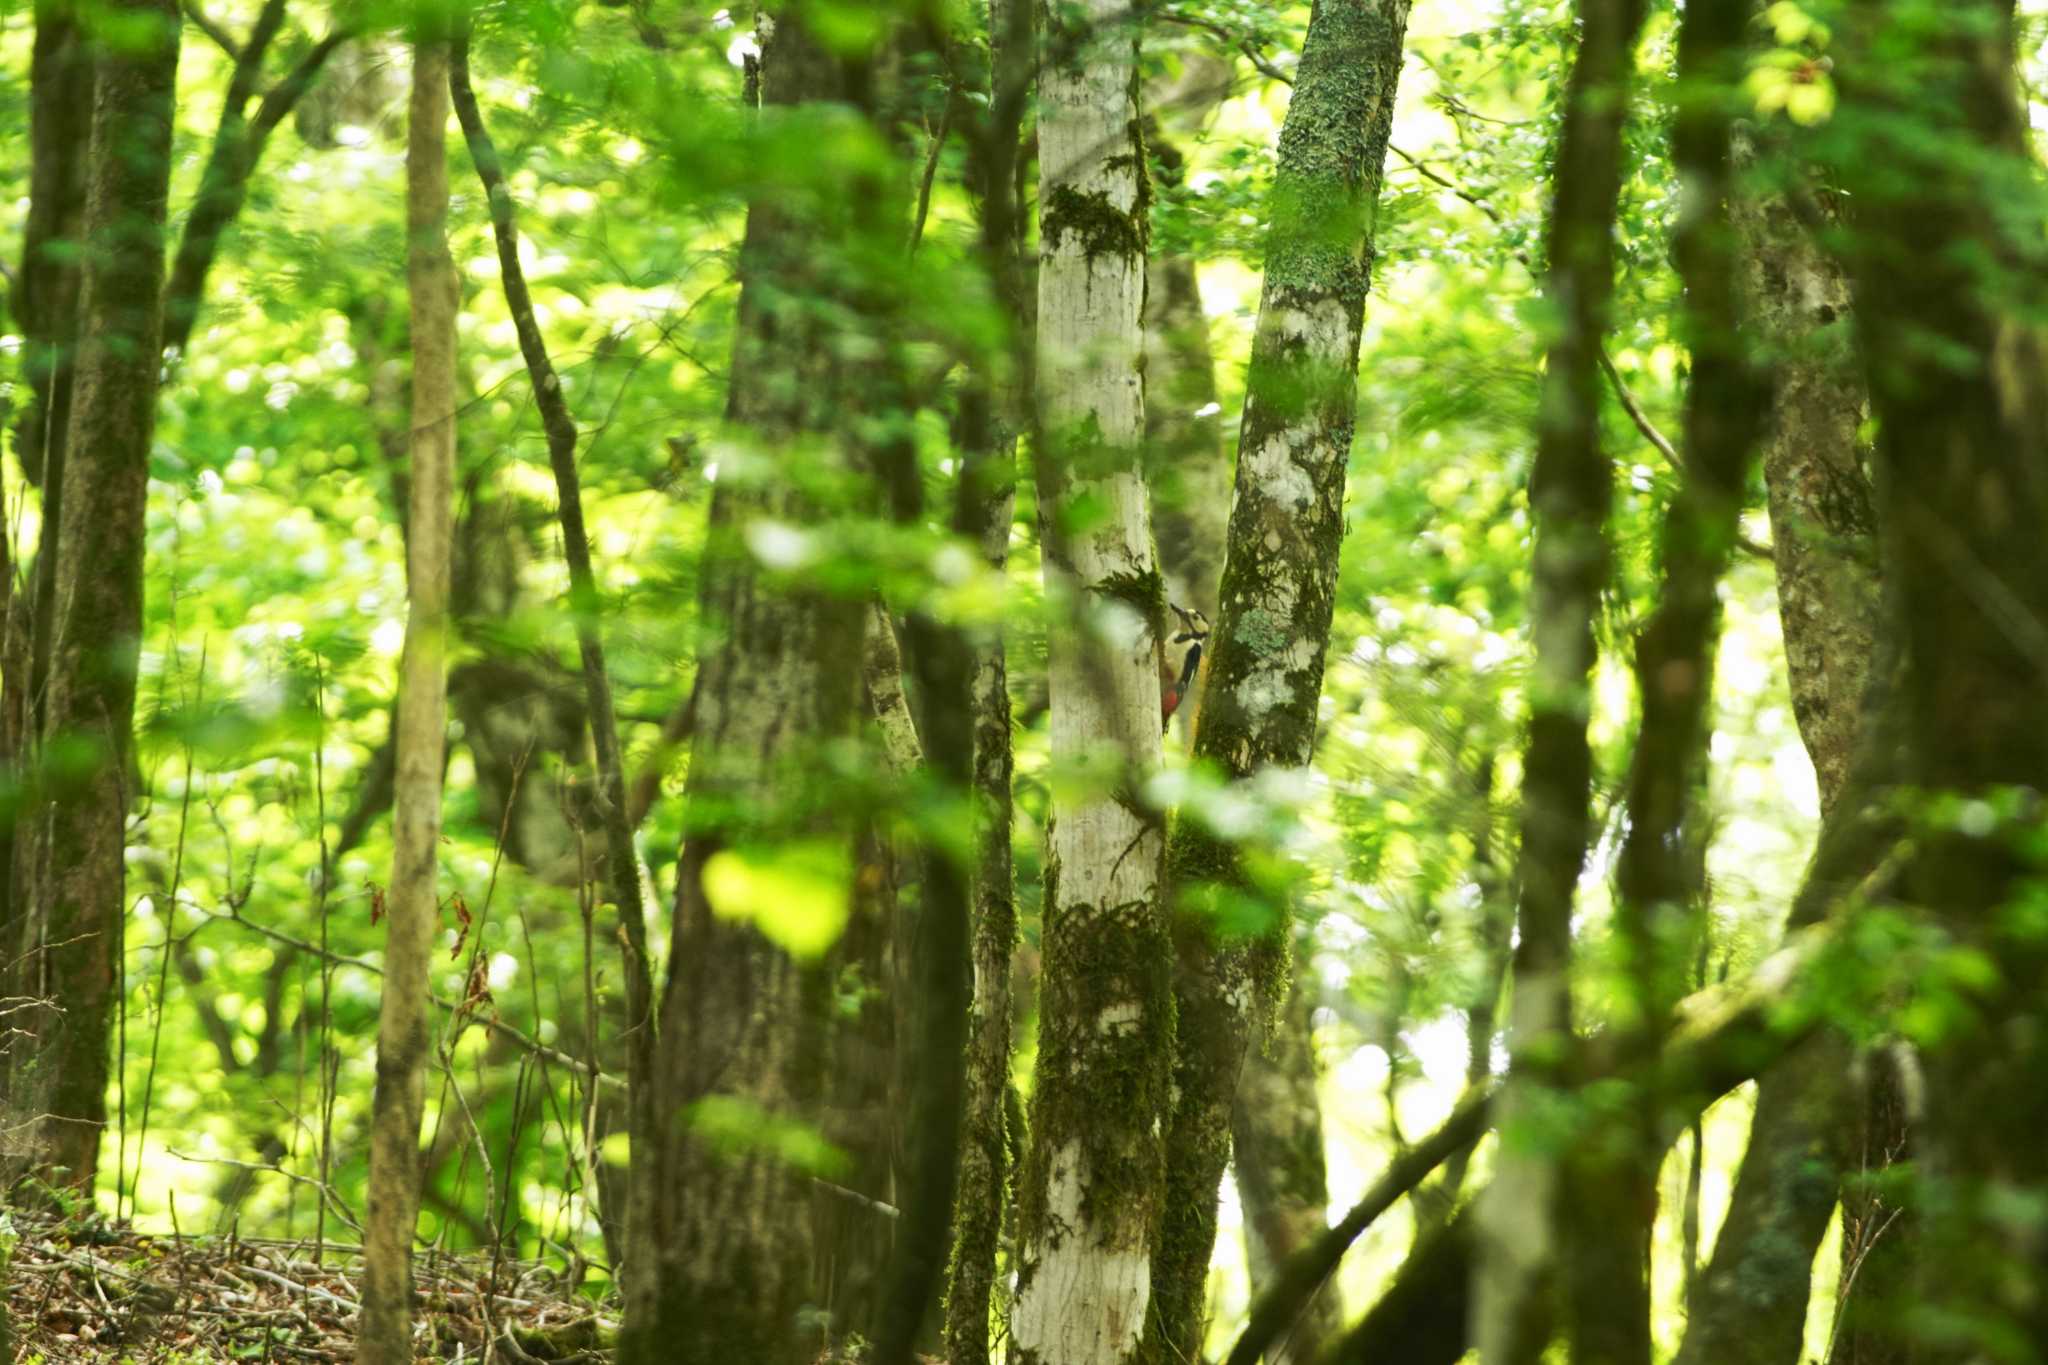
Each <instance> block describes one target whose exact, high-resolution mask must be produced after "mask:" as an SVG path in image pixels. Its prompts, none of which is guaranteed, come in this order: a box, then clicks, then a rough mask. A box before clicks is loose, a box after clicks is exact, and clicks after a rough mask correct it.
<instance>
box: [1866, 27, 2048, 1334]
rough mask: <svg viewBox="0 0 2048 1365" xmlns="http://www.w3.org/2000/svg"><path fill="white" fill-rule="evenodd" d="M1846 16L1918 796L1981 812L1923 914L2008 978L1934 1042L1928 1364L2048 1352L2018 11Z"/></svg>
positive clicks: (1923, 900) (2040, 434)
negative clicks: (2022, 1206)
mask: <svg viewBox="0 0 2048 1365" xmlns="http://www.w3.org/2000/svg"><path fill="white" fill-rule="evenodd" d="M1846 18H1847V23H1846V24H1845V28H1846V29H1847V32H1846V33H1845V35H1844V47H1843V58H1844V60H1843V81H1842V96H1843V98H1842V106H1841V110H1840V113H1839V115H1838V122H1839V123H1840V125H1841V130H1840V136H1841V137H1842V138H1844V139H1847V140H1849V141H1850V145H1849V146H1848V147H1847V148H1844V149H1840V150H1844V151H1846V152H1848V153H1849V154H1847V155H1843V156H1841V159H1840V162H1839V164H1840V165H1841V166H1842V167H1843V175H1844V183H1845V188H1846V189H1847V190H1848V191H1849V196H1850V202H1851V203H1853V204H1854V205H1855V206H1856V217H1855V223H1854V231H1853V233H1852V234H1851V235H1850V236H1849V238H1848V245H1847V249H1846V256H1847V259H1848V262H1849V265H1850V270H1851V274H1852V277H1853V278H1854V280H1855V284H1856V301H1857V313H1856V322H1857V330H1858V334H1859V336H1860V337H1861V339H1862V342H1863V349H1864V354H1865V356H1866V358H1867V361H1868V364H1869V373H1870V385H1871V402H1872V407H1873V409H1874V410H1875V414H1876V416H1877V419H1878V443H1877V467H1878V470H1879V477H1878V478H1877V480H1876V487H1877V490H1878V497H1877V507H1878V524H1879V527H1880V533H1881V535H1882V538H1883V544H1884V552H1885V564H1886V570H1887V590H1888V591H1887V596H1886V618H1885V628H1886V630H1887V631H1888V632H1889V633H1890V634H1891V636H1892V638H1894V639H1895V640H1896V642H1897V644H1898V647H1899V649H1900V653H1901V662H1902V678H1901V682H1900V684H1899V686H1898V689H1897V691H1896V693H1895V694H1894V698H1893V704H1894V707H1895V711H1896V719H1897V724H1898V732H1899V736H1900V740H1901V746H1900V747H1901V755H1902V762H1901V771H1900V773H1899V777H1900V780H1901V781H1902V782H1903V783H1904V784H1905V785H1906V786H1907V787H1908V788H1909V789H1914V790H1919V791H1924V792H1932V793H1944V794H1946V795H1947V799H1949V800H1951V801H1960V802H1962V803H1963V804H1962V806H1961V810H1962V812H1963V813H1962V814H1960V815H1959V816H1957V817H1956V818H1954V819H1943V818H1939V817H1933V818H1929V819H1927V820H1926V821H1925V822H1924V823H1923V824H1922V825H1921V826H1919V827H1918V828H1916V831H1915V833H1916V840H1915V845H1914V848H1913V852H1912V857H1911V860H1910V862H1909V864H1908V866H1907V868H1906V871H1905V874H1904V887H1903V890H1904V899H1905V900H1906V901H1907V903H1908V904H1911V905H1915V906H1920V907H1925V909H1926V910H1927V912H1928V913H1929V915H1930V917H1931V919H1932V921H1933V923H1934V925H1935V926H1937V927H1938V928H1939V929H1940V930H1941V931H1943V932H1944V933H1945V934H1947V935H1948V936H1950V937H1951V938H1952V939H1953V941H1954V942H1955V943H1956V944H1957V945H1958V946H1959V947H1961V948H1962V949H1964V950H1967V951H1973V952H1975V953H1978V954H1981V955H1982V958H1983V960H1984V961H1986V962H1989V963H1995V964H1996V981H1995V983H1994V984H1991V985H1990V986H1988V987H1987V988H1986V989H1984V990H1982V991H1979V992H1971V993H1963V992H1957V993H1955V994H1953V995H1949V996H1947V997H1946V998H1947V1000H1948V1001H1950V1002H1951V1003H1950V1005H1949V1009H1950V1011H1951V1017H1950V1022H1949V1024H1948V1026H1947V1027H1946V1028H1944V1029H1941V1030H1939V1031H1937V1032H1936V1033H1935V1034H1934V1036H1932V1037H1931V1038H1929V1039H1928V1040H1927V1042H1928V1046H1927V1050H1926V1073H1927V1081H1928V1092H1927V1093H1928V1105H1927V1123H1926V1128H1925V1134H1924V1138H1925V1142H1924V1158H1925V1159H1924V1161H1922V1162H1921V1163H1920V1164H1921V1167H1922V1169H1921V1171H1920V1180H1919V1185H1920V1188H1921V1191H1922V1192H1923V1193H1924V1194H1925V1195H1926V1196H1927V1198H1926V1203H1925V1208H1926V1213H1927V1216H1926V1218H1925V1220H1924V1221H1923V1224H1922V1227H1921V1231H1920V1234H1919V1235H1920V1236H1921V1237H1922V1238H1923V1239H1924V1240H1923V1243H1922V1245H1923V1246H1924V1248H1925V1255H1924V1259H1923V1266H1922V1273H1921V1276H1920V1279H1921V1295H1922V1307H1923V1309H1925V1310H1931V1312H1932V1313H1934V1314H1937V1315H1939V1320H1940V1321H1941V1322H1946V1323H1955V1324H1966V1325H1967V1335H1965V1333H1963V1332H1956V1333H1952V1334H1950V1335H1949V1336H1948V1337H1947V1339H1945V1340H1937V1339H1933V1338H1929V1339H1928V1340H1926V1341H1925V1342H1924V1343H1922V1345H1921V1346H1920V1349H1919V1351H1918V1353H1917V1354H1916V1359H1922V1360H1927V1361H1948V1360H1961V1359H1965V1358H1980V1353H1990V1352H1995V1351H1996V1350H1998V1349H1999V1348H1997V1347H1994V1346H1992V1345H1991V1343H1994V1342H2010V1343H2013V1345H2012V1346H2011V1347H2010V1348H2006V1349H2008V1350H2009V1352H2010V1353H2013V1354H2015V1355H2017V1354H2020V1353H2023V1352H2025V1351H2026V1349H2027V1347H2028V1346H2038V1343H2040V1342H2043V1341H2048V1299H2044V1298H2043V1296H2042V1295H2041V1294H2040V1293H2039V1292H2037V1288H2036V1287H2037V1286H2038V1284H2039V1282H2040V1279H2041V1277H2042V1275H2043V1273H2044V1271H2048V1256H2044V1252H2043V1245H2044V1244H2043V1241H2042V1239H2041V1237H2040V1230H2039V1227H2038V1225H2037V1222H2036V1220H2032V1219H2017V1220H2016V1219H2014V1218H2013V1217H2012V1216H2011V1213H2012V1210H2013V1209H2014V1208H2015V1207H2016V1206H2017V1205H2018V1204H2019V1203H2021V1202H2026V1201H2032V1200H2038V1199H2039V1198H2040V1197H2041V1196H2042V1194H2043V1193H2044V1191H2048V1145H2044V1144H2043V1142H2042V1140H2041V1134H2042V1132H2043V1131H2044V1128H2048V1104H2044V1102H2043V1097H2044V1095H2048V1091H2044V1089H2043V1088H2042V1086H2041V1084H2040V1077H2041V1076H2042V1074H2043V1072H2044V1070H2048V1041H2044V1040H2048V1015H2044V1009H2043V1002H2044V1001H2048V940H2044V936H2043V935H2042V933H2041V932H2040V929H2039V927H2038V917H2037V916H2033V915H2030V914H2028V913H2024V912H2023V911H2022V907H2023V906H2025V905H2027V904H2029V903H2030V900H2029V898H2037V897H2038V894H2039V893H2038V885H2039V882H2038V878H2039V875H2040V873H2039V864H2038V859H2037V858H2035V857H2033V856H2031V855H2029V854H2027V853H2025V852H2023V848H2024V847H2025V845H2026V842H2027V840H2029V839H2031V838H2032V837H2033V833H2032V832H2033V831H2034V830H2036V829H2037V828H2038V820H2039V815H2038V800H2039V797H2038V793H2040V792H2041V791H2042V790H2044V789H2048V726H2043V725H2042V724H2041V714H2040V707H2041V697H2042V695H2043V693H2044V690H2048V628H2044V626H2043V623H2044V622H2048V537H2044V536H2043V535H2042V534H2041V527H2042V526H2043V525H2044V524H2048V334H2044V331H2043V329H2042V327H2041V326H2040V324H2039V322H2038V319H2039V317H2040V316H2041V314H2040V312H2039V303H2040V297H2041V296H2040V280H2041V275H2040V268H2039V242H2040V239H2041V233H2042V228H2043V223H2044V218H2048V213H2044V208H2043V201H2042V185H2041V176H2040V167H2039V165H2038V163H2037V160H2036V157H2035V152H2034V148H2033V139H2032V135H2031V131H2030V129H2029V126H2028V122H2027V116H2026V111H2025V107H2024V105H2023V104H2022V102H2021V101H2020V99H2019V97H2018V93H2017V84H2016V78H2015V66H2016V60H2015V51H2014V44H2015V41H2016V33H2015V24H2016V20H2015V17H2014V6H2013V5H2012V4H2011V3H2010V0H1967V2H1966V3H1956V4H1950V5H1945V6H1941V7H1939V8H1938V9H1930V8H1927V7H1923V6H1920V5H1916V4H1906V3H1895V2H1890V0H1860V2H1859V3H1857V4H1854V5H1852V6H1851V7H1850V9H1849V13H1848V15H1847V16H1846ZM2016 803H2017V804H2016ZM1936 809H1938V808H1936ZM1929 814H1930V816H1932V811H1931V810H1930V812H1929Z"/></svg>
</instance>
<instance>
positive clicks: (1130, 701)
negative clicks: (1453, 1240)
mask: <svg viewBox="0 0 2048 1365" xmlns="http://www.w3.org/2000/svg"><path fill="white" fill-rule="evenodd" d="M1045 21H1046V32H1045V37H1044V49H1043V50H1044V51H1045V53H1046V60H1045V63H1044V65H1043V67H1042V69H1041V73H1040V78H1039V127H1038V141H1039V165H1040V192H1039V204H1040V215H1041V216H1040V227H1039V242H1040V245H1039V271H1038V347H1037V355H1038V369H1037V379H1038V397H1039V416H1040V423H1039V429H1040V439H1039V441H1038V442H1037V443H1036V445H1037V454H1038V484H1039V503H1040V508H1041V512H1040V518H1039V523H1040V539H1041V544H1042V546H1043V554H1044V564H1045V587H1046V597H1047V599H1048V601H1049V602H1050V603H1051V604H1052V610H1053V611H1054V612H1055V613H1063V614H1065V616H1066V618H1067V619H1066V620H1064V621H1061V622H1059V623H1057V624H1056V626H1055V628H1054V629H1053V630H1052V631H1051V632H1050V639H1049V641H1048V655H1049V657H1048V661H1047V668H1048V675H1049V682H1050V688H1051V697H1052V762H1053V765H1054V767H1055V768H1056V769H1057V770H1060V771H1062V772H1067V773H1072V774H1075V775H1076V776H1077V777H1081V776H1083V775H1084V774H1087V773H1089V772H1091V771H1092V772H1093V773H1094V776H1093V778H1092V779H1091V780H1089V785H1088V787H1087V789H1085V790H1082V791H1079V792H1076V791H1074V790H1072V789H1068V790H1066V791H1063V792H1059V791H1056V792H1055V796H1054V805H1053V816H1052V826H1051V830H1050V833H1049V836H1048V843H1049V845H1050V847H1049V848H1048V850H1047V856H1046V874H1045V877H1046V895H1045V911H1044V915H1045V933H1044V952H1045V958H1044V962H1045V974H1044V978H1043V990H1042V993H1041V997H1040V1015H1039V1021H1040V1022H1039V1046H1038V1080H1037V1092H1036V1094H1035V1096H1034V1098H1033V1103H1032V1109H1031V1130H1030V1145H1029V1146H1028V1148H1027V1149H1026V1155H1025V1162H1024V1169H1023V1171H1022V1173H1021V1177H1020V1191H1019V1196H1018V1211H1017V1233H1018V1247H1019V1256H1020V1258H1021V1264H1020V1266H1019V1274H1018V1287H1017V1300H1016V1304H1015V1307H1014V1309H1013V1311H1012V1313H1011V1320H1010V1325H1011V1334H1012V1338H1013V1342H1014V1349H1013V1353H1012V1357H1011V1358H1012V1360H1013V1361H1014V1362H1016V1365H1124V1363H1125V1362H1128V1361H1131V1360H1133V1359H1135V1358H1136V1355H1137V1352H1138V1348H1139V1344H1140V1341H1141V1339H1142V1336H1143V1333H1144V1330H1145V1320H1146V1313H1147V1311H1148V1309H1149V1308H1150V1306H1151V1301H1152V1272H1151V1257H1152V1250H1153V1245H1154V1237H1155V1235H1156V1230H1157V1226H1158V1218H1159V1214H1160V1211H1161V1204H1160V1200H1161V1196H1162V1193H1163V1188H1164V1187H1163V1179H1164V1174H1165V1153H1164V1150H1163V1145H1162V1144H1163V1138H1164V1133H1163V1131H1162V1126H1163V1123H1164V1121H1165V1116H1166V1112H1167V1105H1168V1099H1167V1087H1168V1083H1169V1065H1170V1058H1171V1047H1172V1042H1171V1039H1172V1036H1173V1035H1172V1029H1173V1002H1172V999H1171V996H1170V994H1169V991H1170V984H1169V981H1168V974H1167V973H1168V964H1167V952H1168V947H1167V932H1166V916H1165V906H1164V904H1163V900H1162V895H1161V885H1160V873H1161V855H1162V852H1163V850H1164V840H1163V838H1162V829H1161V827H1160V822H1159V820H1158V818H1157V816H1155V815H1154V814H1152V813H1151V812H1149V811H1146V810H1144V809H1143V808H1142V807H1141V806H1140V805H1139V803H1138V801H1137V799H1136V797H1135V795H1134V793H1135V790H1136V787H1137V784H1138V782H1139V781H1140V780H1141V779H1142V777H1143V775H1144V774H1145V773H1146V772H1147V771H1149V770H1150V769H1151V768H1153V767H1154V766H1155V765H1156V764H1157V763H1158V761H1159V744H1160V712H1159V698H1160V693H1159V674H1158V669H1157V664H1156V658H1157V653H1156V651H1157V649H1158V640H1159V638H1160V636H1161V635H1162V633H1163V617H1164V616H1165V610H1166V609H1165V604H1164V602H1163V601H1162V600H1161V599H1162V597H1163V593H1162V591H1161V588H1160V582H1159V573H1158V569H1157V567H1156V566H1155V564H1154V562H1153V550H1152V529H1151V518H1150V514H1149V507H1148V501H1147V498H1146V492H1145V485H1144V480H1143V476H1142V474H1141V472H1140V469H1139V462H1138V448H1139V443H1140V441H1141V440H1142V438H1143V436H1144V420H1145V419H1144V394H1143V385H1142V380H1141V377H1140V376H1141V369H1140V355H1141V351H1142V345H1143V339H1142V331H1141V325H1140V314H1141V309H1142V305H1143V302H1144V294H1145V238H1146V233H1147V228H1148V223H1147V207H1148V206H1147V183H1146V173H1145V163H1144V149H1143V147H1142V146H1141V145H1140V141H1139V136H1138V121H1137V120H1138V110H1137V107H1136V101H1135V99H1134V93H1135V89H1136V86H1135V66H1136V57H1137V41H1136V35H1135V33H1134V32H1133V31H1132V29H1131V27H1130V21H1131V11H1130V10H1129V9H1128V7H1126V6H1125V5H1123V4H1122V3H1120V0H1084V3H1082V4H1080V5H1074V6H1067V7H1063V8H1058V9H1055V10H1051V11H1048V12H1047V13H1046V14H1045ZM1091 504H1092V505H1094V506H1095V507H1097V508H1099V509H1100V513H1099V514H1098V515H1095V516H1092V517H1090V518H1089V519H1088V521H1087V522H1086V523H1085V524H1084V528H1083V529H1080V530H1076V531H1070V530H1069V529H1068V527H1067V521H1068V519H1069V518H1070V517H1071V515H1072V513H1073V510H1074V509H1075V508H1077V507H1079V506H1086V505H1091ZM1091 762H1092V765H1093V766H1092V769H1091V767H1090V766H1089V765H1090V764H1091ZM1109 764H1113V765H1114V766H1113V767H1110V768H1109V769H1108V771H1103V769H1104V767H1105V766H1106V765H1109Z"/></svg>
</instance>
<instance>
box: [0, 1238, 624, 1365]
mask: <svg viewBox="0 0 2048 1365" xmlns="http://www.w3.org/2000/svg"><path fill="white" fill-rule="evenodd" d="M8 1217H9V1218H10V1219H11V1220H12V1223H13V1231H14V1238H13V1245H12V1249H11V1251H9V1250H7V1244H6V1242H4V1241H0V1276H4V1279H5V1287H6V1310H7V1311H6V1313H5V1314H4V1315H0V1365H72V1363H73V1362H78V1365H117V1363H118V1365H131V1363H132V1365H213V1362H226V1361H277V1362H289V1361H347V1360H351V1359H353V1357H354V1352H355V1330H354V1323H355V1318H356V1312H357V1305H358V1303H359V1301H360V1300H361V1297H362V1295H361V1290H360V1280H361V1273H360V1272H361V1260H360V1255H359V1253H358V1252H357V1251H356V1250H355V1249H354V1248H351V1247H343V1246H335V1245H332V1244H330V1245H328V1246H327V1247H325V1248H324V1249H323V1250H322V1252H321V1254H319V1255H317V1256H316V1255H315V1253H314V1248H313V1244H312V1243H311V1242H279V1241H264V1240H256V1239H241V1238H214V1237H155V1236H147V1235H144V1234H140V1233H137V1232H134V1231H133V1230H131V1229H128V1228H126V1227H122V1226H116V1225H110V1224H107V1223H104V1222H100V1221H93V1222H84V1223H81V1222H75V1221H73V1222H65V1221H60V1220H58V1219H56V1218H44V1217H40V1216H38V1215H35V1214H25V1213H23V1212H21V1211H19V1210H13V1211H10V1212H9V1215H8ZM414 1275H415V1276H416V1278H417V1281H418V1287H419V1304H420V1322H421V1324H422V1328H423V1330H422V1333H421V1340H420V1351H421V1359H423V1360H445V1361H465V1362H468V1361H474V1362H479V1365H482V1362H507V1363H508V1365H524V1362H528V1361H555V1362H585V1363H586V1365H597V1362H602V1361H604V1360H606V1359H608V1358H609V1354H610V1353H609V1352H608V1351H606V1350H605V1349H604V1347H603V1343H608V1342H610V1341H611V1340H612V1339H613V1337H614V1335H615V1334H616V1329H617V1323H616V1320H615V1317H614V1316H613V1315H612V1314H610V1313H608V1312H607V1311H606V1308H607V1305H605V1304H602V1303H600V1302H598V1301H595V1300H593V1299H591V1298H589V1297H588V1296H587V1295H584V1294H580V1293H577V1292H576V1291H575V1290H573V1289H572V1288H571V1287H570V1286H569V1285H568V1284H567V1283H566V1282H565V1280H564V1277H563V1276H562V1275H561V1273H560V1272H559V1271H558V1270H556V1269H554V1268H550V1267H547V1266H541V1265H536V1264H533V1263H531V1262H520V1261H511V1260H506V1259H504V1258H497V1257H492V1256H490V1255H489V1254H488V1253H485V1254H478V1255H446V1254H441V1253H435V1252H422V1253H420V1254H419V1255H418V1256H417V1257H416V1258H415V1262H414ZM10 1327H11V1339H10V1330H9V1329H10Z"/></svg>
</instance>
